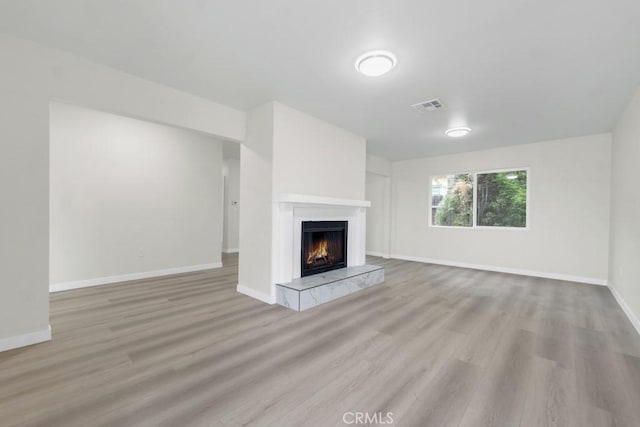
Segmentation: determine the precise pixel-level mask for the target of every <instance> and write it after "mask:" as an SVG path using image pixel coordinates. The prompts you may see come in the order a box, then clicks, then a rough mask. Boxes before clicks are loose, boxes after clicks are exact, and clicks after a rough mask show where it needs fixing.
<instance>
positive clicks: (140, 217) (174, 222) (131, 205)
mask: <svg viewBox="0 0 640 427" xmlns="http://www.w3.org/2000/svg"><path fill="white" fill-rule="evenodd" d="M50 117H51V130H50V165H51V166H50V168H51V169H50V177H51V179H50V207H51V210H50V233H51V238H50V275H49V280H50V282H51V284H53V285H56V284H58V285H59V284H63V283H67V282H76V281H85V280H88V279H96V278H104V277H110V276H121V275H128V274H132V273H143V272H152V271H156V270H166V269H172V268H178V267H193V266H201V267H202V268H204V267H209V268H211V267H214V266H219V264H220V248H221V244H222V225H221V224H222V204H221V197H222V177H221V175H220V173H219V171H220V170H221V168H222V143H221V142H220V141H218V140H216V139H214V138H212V137H210V136H207V135H205V134H202V133H198V132H193V131H187V130H183V129H178V128H174V127H170V126H165V125H159V124H155V123H150V122H145V121H141V120H136V119H130V118H126V117H122V116H117V115H113V114H108V113H103V112H99V111H95V110H90V109H86V108H81V107H76V106H72V105H67V104H60V103H52V104H51V116H50ZM55 287H56V286H53V288H54V289H55Z"/></svg>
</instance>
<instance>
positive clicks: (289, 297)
mask: <svg viewBox="0 0 640 427" xmlns="http://www.w3.org/2000/svg"><path fill="white" fill-rule="evenodd" d="M383 282H384V268H382V267H380V266H377V265H361V266H357V267H347V268H341V269H339V270H332V271H328V272H326V273H321V274H316V275H313V276H307V277H302V278H298V279H294V280H293V281H291V282H288V283H282V284H278V285H276V302H277V303H278V304H280V305H283V306H285V307H288V308H291V309H293V310H296V311H303V310H307V309H309V308H312V307H315V306H317V305H320V304H324V303H326V302H329V301H332V300H334V299H337V298H340V297H343V296H346V295H349V294H352V293H354V292H357V291H360V290H362V289H366V288H370V287H372V286H375V285H379V284H381V283H383Z"/></svg>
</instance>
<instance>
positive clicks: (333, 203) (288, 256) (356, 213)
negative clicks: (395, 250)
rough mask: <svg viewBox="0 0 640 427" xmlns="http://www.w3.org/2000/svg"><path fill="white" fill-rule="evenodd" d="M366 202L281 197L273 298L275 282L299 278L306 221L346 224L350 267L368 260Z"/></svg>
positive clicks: (276, 211)
mask: <svg viewBox="0 0 640 427" xmlns="http://www.w3.org/2000/svg"><path fill="white" fill-rule="evenodd" d="M370 206H371V202H369V201H367V200H353V199H337V198H331V197H319V196H311V195H304V194H280V195H279V196H277V197H276V198H275V201H274V208H273V209H274V212H273V218H274V221H273V240H272V241H273V259H272V262H273V264H272V287H271V293H272V296H274V295H275V285H276V283H288V282H291V281H292V280H293V279H296V278H298V277H300V275H301V272H300V270H301V268H300V257H301V240H302V222H303V221H347V222H348V230H347V266H348V267H352V266H359V265H364V264H365V261H366V255H365V251H366V231H367V223H366V214H367V213H366V208H368V207H370Z"/></svg>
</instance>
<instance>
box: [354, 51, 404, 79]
mask: <svg viewBox="0 0 640 427" xmlns="http://www.w3.org/2000/svg"><path fill="white" fill-rule="evenodd" d="M396 62H397V60H396V57H395V55H394V54H393V53H391V52H387V51H385V50H374V51H371V52H367V53H365V54H363V55H361V56H360V57H359V58H358V60H357V61H356V70H358V72H359V73H361V74H364V75H365V76H369V77H378V76H381V75H383V74H386V73H388V72H389V71H391V70H392V69H393V67H395V66H396Z"/></svg>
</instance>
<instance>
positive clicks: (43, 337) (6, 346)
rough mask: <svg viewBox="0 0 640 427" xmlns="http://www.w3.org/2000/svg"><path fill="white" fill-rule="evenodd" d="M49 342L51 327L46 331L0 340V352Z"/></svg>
mask: <svg viewBox="0 0 640 427" xmlns="http://www.w3.org/2000/svg"><path fill="white" fill-rule="evenodd" d="M50 340H51V325H49V327H48V328H47V329H42V330H40V331H36V332H29V333H28V334H22V335H17V336H15V337H9V338H2V339H0V351H7V350H13V349H14V348H20V347H26V346H28V345H33V344H38V343H41V342H45V341H50Z"/></svg>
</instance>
